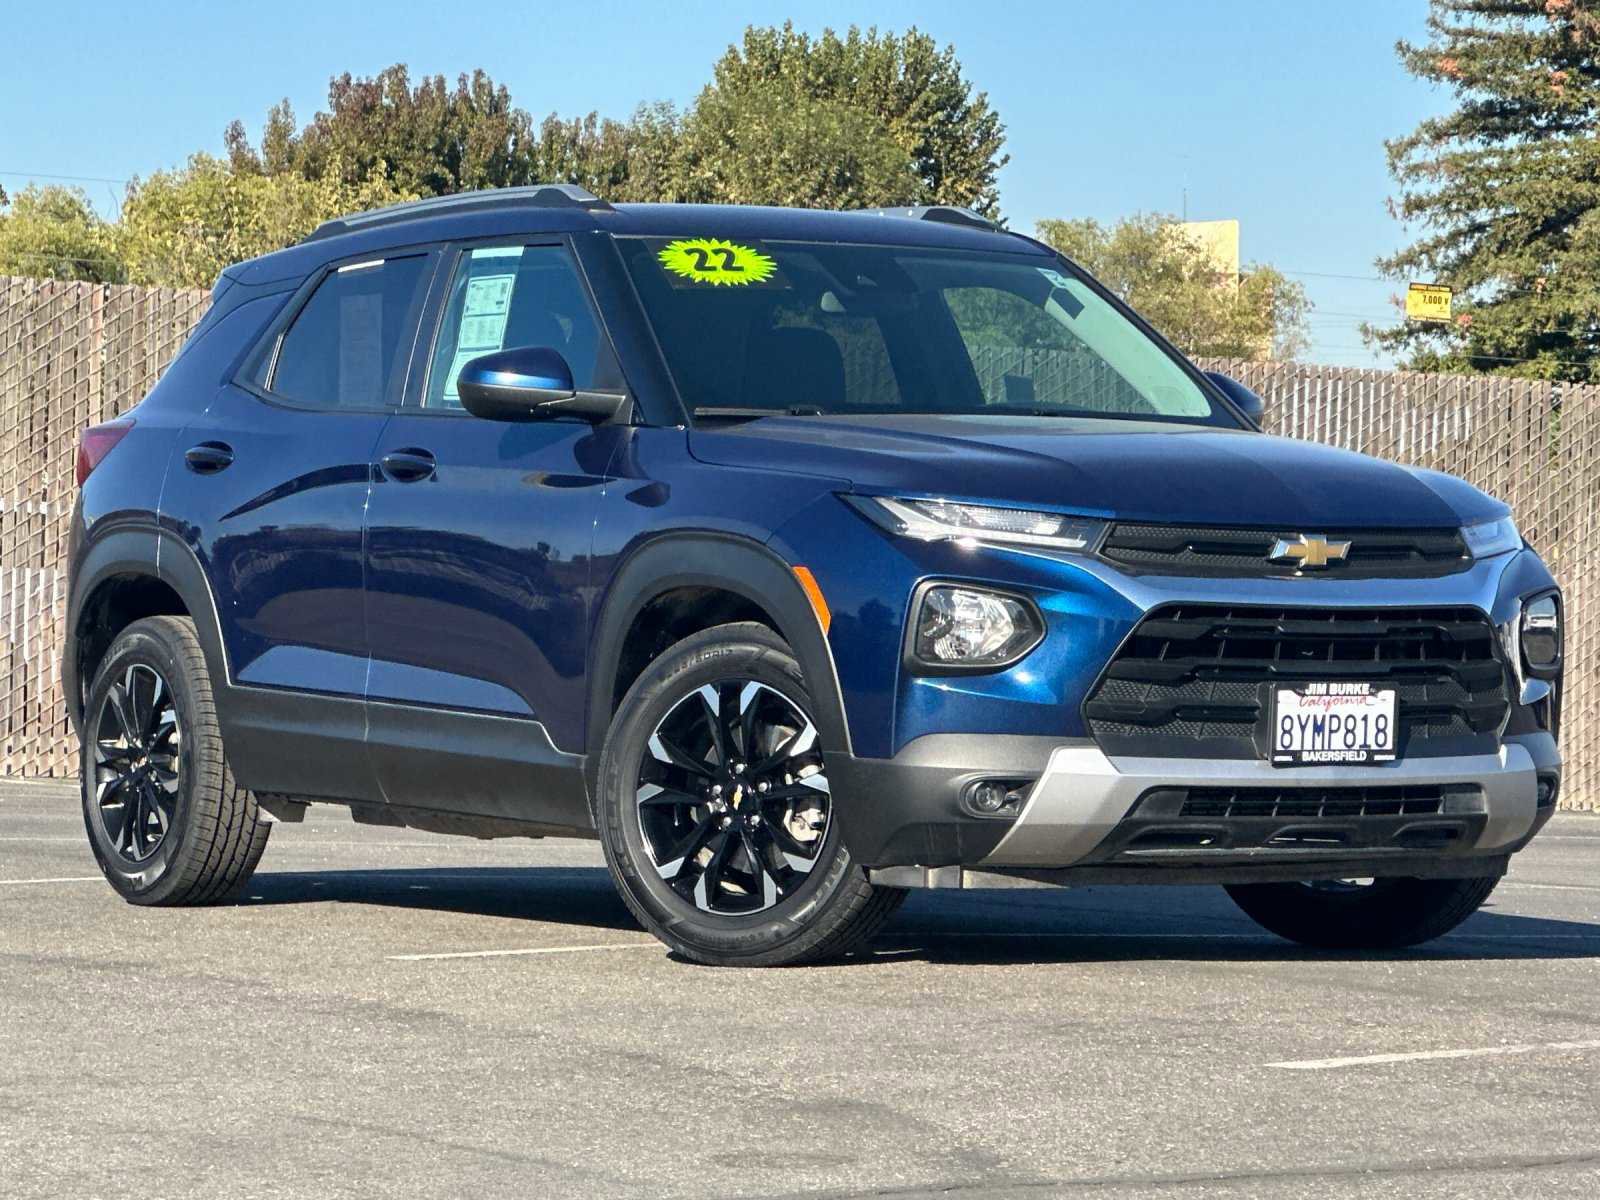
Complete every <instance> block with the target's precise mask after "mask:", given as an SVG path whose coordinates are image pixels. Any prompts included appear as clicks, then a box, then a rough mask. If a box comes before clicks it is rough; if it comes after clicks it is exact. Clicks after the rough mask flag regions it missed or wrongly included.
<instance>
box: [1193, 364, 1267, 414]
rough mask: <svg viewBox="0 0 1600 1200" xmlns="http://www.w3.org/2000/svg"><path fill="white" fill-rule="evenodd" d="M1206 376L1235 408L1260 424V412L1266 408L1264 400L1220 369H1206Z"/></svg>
mask: <svg viewBox="0 0 1600 1200" xmlns="http://www.w3.org/2000/svg"><path fill="white" fill-rule="evenodd" d="M1206 378H1207V379H1209V380H1211V382H1212V383H1214V384H1216V385H1217V387H1219V388H1221V389H1222V394H1223V395H1224V396H1226V397H1227V398H1228V399H1229V400H1232V401H1233V406H1234V407H1235V408H1237V409H1238V410H1239V411H1240V412H1242V413H1244V415H1245V416H1247V417H1249V418H1250V419H1251V420H1252V421H1254V422H1255V423H1256V424H1257V425H1259V424H1261V414H1262V413H1263V412H1265V411H1266V408H1267V402H1266V401H1265V400H1263V399H1262V398H1261V397H1260V396H1259V395H1257V394H1256V393H1255V392H1253V391H1251V390H1250V389H1249V388H1247V387H1245V385H1244V384H1242V383H1240V382H1239V381H1238V380H1237V379H1235V378H1233V377H1232V376H1231V375H1224V374H1223V373H1222V372H1221V371H1207V372H1206Z"/></svg>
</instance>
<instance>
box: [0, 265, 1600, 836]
mask: <svg viewBox="0 0 1600 1200" xmlns="http://www.w3.org/2000/svg"><path fill="white" fill-rule="evenodd" d="M206 302H207V296H206V294H205V293H204V292H178V291H170V290H163V289H153V288H139V287H130V286H110V285H96V284H77V283H54V282H46V281H40V280H25V279H3V278H0V774H21V775H53V776H64V775H69V774H71V773H72V772H73V770H74V764H75V755H74V750H73V746H72V741H71V734H70V730H69V729H68V726H67V721H66V717H65V712H64V709H63V706H62V699H61V693H60V685H59V682H58V679H57V661H58V655H59V646H60V636H61V623H62V619H63V613H64V609H65V603H66V596H65V578H64V575H63V572H62V569H61V567H62V559H63V555H64V552H65V548H66V545H65V543H66V529H67V517H68V514H69V512H70V510H71V506H72V486H73V484H72V462H73V453H74V447H75V445H76V439H77V433H78V431H79V430H80V429H82V428H83V427H84V426H85V425H89V424H93V423H95V422H97V421H103V420H107V419H109V418H110V417H112V416H114V415H116V414H117V413H119V412H122V411H123V410H125V409H127V408H129V407H130V406H132V405H133V404H134V403H135V402H137V401H138V399H139V398H140V397H141V396H142V395H144V393H145V392H146V391H147V390H149V388H150V386H151V385H152V384H153V383H154V382H155V380H156V378H157V377H158V376H159V374H160V372H161V370H162V368H163V367H164V366H165V365H166V363H167V362H169V361H170V360H171V358H172V356H173V355H174V354H176V353H177V350H178V347H179V346H180V345H181V344H182V342H183V339H184V336H185V335H186V333H187V332H188V330H189V329H190V328H192V327H193V325H194V323H195V322H196V321H198V320H199V319H200V316H201V315H202V314H203V313H204V311H205V307H206ZM980 365H983V366H985V367H986V368H987V367H991V366H992V367H993V368H994V369H995V371H996V372H1001V373H1003V372H1009V371H1014V370H1016V369H1017V367H1016V366H1015V365H1012V364H1010V363H1001V362H998V361H997V362H995V363H992V364H990V363H985V364H980ZM1024 365H1025V366H1028V368H1029V373H1030V374H1038V372H1037V370H1035V369H1034V368H1037V367H1039V366H1041V365H1042V364H1024ZM1204 365H1205V366H1206V367H1208V368H1210V369H1214V370H1223V371H1227V372H1228V373H1229V374H1231V375H1233V376H1234V377H1235V378H1237V379H1240V380H1241V381H1243V382H1244V383H1246V384H1248V385H1249V386H1250V387H1252V388H1254V389H1255V390H1256V391H1258V392H1260V393H1261V394H1262V396H1264V397H1265V398H1266V401H1267V422H1268V428H1269V430H1270V431H1271V432H1273V433H1279V434H1283V435H1285V436H1288V437H1297V438H1306V439H1309V440H1312V441H1318V442H1326V443H1329V444H1331V445H1337V446H1343V447H1346V448H1348V449H1352V450H1359V451H1362V452H1364V453H1368V454H1375V455H1378V456H1380V457H1382V458H1390V459H1394V460H1396V461H1399V462H1405V463H1412V464H1416V465H1420V466H1425V467H1431V468H1434V469H1436V470H1440V471H1447V472H1449V473H1451V474H1454V475H1460V476H1463V477H1465V478H1466V479H1468V480H1470V481H1471V482H1473V483H1474V484H1476V485H1477V486H1479V487H1481V488H1483V489H1484V490H1485V491H1488V492H1490V493H1492V494H1493V495H1496V496H1499V497H1500V498H1501V499H1503V500H1505V501H1507V502H1508V503H1509V504H1511V505H1512V507H1513V509H1514V510H1515V511H1516V515H1517V521H1518V523H1519V524H1520V526H1521V528H1522V530H1523V532H1524V533H1525V534H1526V535H1527V537H1528V539H1529V541H1531V542H1532V543H1533V544H1534V545H1535V546H1536V547H1537V548H1538V549H1539V550H1540V552H1541V553H1543V554H1544V556H1545V558H1546V561H1548V562H1549V563H1550V566H1551V569H1552V570H1553V571H1554V572H1555V574H1556V576H1557V578H1558V579H1559V580H1560V581H1561V583H1562V585H1563V587H1564V589H1565V592H1566V618H1567V686H1566V703H1565V706H1564V714H1563V730H1562V733H1563V737H1562V742H1563V749H1564V751H1565V754H1566V757H1567V779H1566V786H1565V788H1564V789H1563V793H1562V803H1563V805H1564V806H1565V807H1569V808H1584V809H1593V808H1596V807H1597V806H1600V386H1584V387H1577V386H1572V385H1554V384H1544V383H1531V382H1525V381H1520V380H1510V379H1498V378H1485V377H1481V376H1444V375H1419V374H1409V373H1405V372H1392V371H1373V370H1352V369H1342V368H1330V367H1316V366H1301V365H1297V364H1292V363H1254V362H1233V361H1216V362H1207V363H1205V364H1204ZM998 377H999V376H998V375H997V379H998Z"/></svg>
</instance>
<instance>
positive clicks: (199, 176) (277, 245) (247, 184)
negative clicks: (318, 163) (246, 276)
mask: <svg viewBox="0 0 1600 1200" xmlns="http://www.w3.org/2000/svg"><path fill="white" fill-rule="evenodd" d="M329 167H330V169H329V170H328V171H327V173H326V174H325V175H323V176H322V177H321V178H318V179H303V178H301V177H300V176H298V175H294V174H280V175H266V174H261V173H258V172H252V171H248V170H245V171H239V170H234V169H233V168H232V167H230V166H229V164H228V163H226V162H223V161H222V160H221V159H217V158H213V157H212V156H210V155H207V154H196V155H194V156H193V157H192V158H191V159H190V160H189V163H188V165H187V166H186V167H184V168H182V169H180V170H176V171H157V172H156V173H155V174H154V175H152V176H151V177H150V178H149V179H147V180H143V181H140V180H137V179H136V180H134V181H133V182H132V183H131V184H129V186H128V198H127V200H126V201H125V202H124V203H123V206H122V222H121V228H120V230H119V242H120V245H121V251H122V256H123V258H124V261H125V262H126V264H127V275H128V279H129V281H130V282H133V283H145V284H156V285H160V286H164V287H209V286H210V285H211V283H212V282H213V281H214V280H215V279H216V277H217V276H218V275H219V274H220V273H221V272H222V269H223V268H224V267H226V266H228V265H229V264H230V263H235V262H239V261H240V260H242V259H246V258H254V257H255V256H257V255H259V254H267V253H270V252H271V251H273V250H278V249H281V248H283V247H284V246H288V245H291V244H293V243H294V242H297V241H299V240H300V239H301V238H303V237H305V236H306V234H308V233H310V232H311V231H312V230H313V229H315V228H316V227H317V225H318V224H319V223H321V222H322V221H325V220H328V219H329V218H331V217H337V216H342V215H343V214H345V213H350V212H359V211H361V210H362V209H367V208H377V207H380V206H382V205H385V204H394V203H397V202H398V201H401V200H408V199H415V193H407V192H402V191H398V190H396V189H395V188H394V186H393V185H392V184H390V183H389V182H388V180H386V179H384V178H382V177H374V178H370V179H368V180H366V181H365V182H362V183H349V182H346V179H347V171H346V170H345V169H344V166H343V164H342V163H341V162H339V161H338V160H337V159H330V160H329Z"/></svg>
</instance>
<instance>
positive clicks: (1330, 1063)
mask: <svg viewBox="0 0 1600 1200" xmlns="http://www.w3.org/2000/svg"><path fill="white" fill-rule="evenodd" d="M1542 1050H1558V1051H1559V1050H1600V1041H1597V1042H1540V1043H1537V1044H1531V1045H1525V1046H1481V1047H1478V1048H1477V1049H1473V1050H1418V1051H1415V1052H1413V1053H1410V1054H1366V1055H1362V1056H1361V1057H1359V1058H1308V1059H1304V1060H1302V1061H1298V1062H1275V1063H1268V1064H1267V1066H1269V1067H1276V1068H1278V1069H1279V1070H1282V1071H1337V1070H1339V1069H1340V1068H1342V1067H1372V1066H1380V1065H1383V1064H1385V1063H1403V1062H1424V1061H1428V1060H1431V1059H1437V1058H1488V1057H1491V1056H1495V1055H1503V1054H1537V1053H1539V1052H1540V1051H1542Z"/></svg>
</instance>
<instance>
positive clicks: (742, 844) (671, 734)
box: [596, 623, 905, 967]
mask: <svg viewBox="0 0 1600 1200" xmlns="http://www.w3.org/2000/svg"><path fill="white" fill-rule="evenodd" d="M713 700H715V702H716V708H715V710H714V709H713V707H712V705H713ZM811 711H812V708H811V694H810V691H809V689H808V688H807V687H806V682H805V677H804V675H803V673H802V672H801V669H800V664H799V662H797V661H796V659H795V657H794V653H793V651H792V650H790V648H789V647H788V645H787V644H785V642H784V641H783V640H782V639H781V638H779V637H778V636H777V635H776V634H775V633H773V632H772V631H771V630H769V629H767V628H766V627H765V626H762V625H757V624H753V623H748V624H734V625H720V626H717V627H716V628H713V629H708V630H706V631H704V632H702V633H699V634H696V635H694V636H693V637H690V638H686V639H685V640H683V641H681V642H679V643H677V644H676V645H675V646H673V647H671V648H670V649H669V650H667V651H666V653H664V654H662V655H661V656H660V657H659V658H658V659H656V660H655V661H654V662H653V663H651V664H650V666H649V667H648V668H646V670H645V671H644V673H643V674H642V675H641V676H640V677H639V679H638V680H637V681H636V682H635V683H634V685H633V687H632V688H630V689H629V691H628V694H627V696H626V697H625V698H624V699H623V701H622V704H621V706H620V707H619V708H618V710H617V714H616V716H615V717H614V718H613V720H612V723H611V729H610V730H609V732H608V733H607V735H606V741H605V746H604V748H603V750H602V752H601V760H600V771H599V784H598V795H597V804H596V808H597V813H596V815H597V818H598V824H599V829H600V838H601V843H602V845H603V846H604V849H605V856H606V863H607V865H608V866H609V867H610V869H611V875H612V878H613V879H614V880H615V881H616V884H617V889H618V891H620V892H621V893H622V898H623V900H624V901H625V902H626V903H627V905H628V907H629V909H631V910H632V912H633V914H634V916H636V917H637V918H638V919H639V921H640V923H641V924H643V925H644V927H645V928H646V929H648V930H649V931H650V932H651V933H653V934H654V935H655V936H656V937H658V938H660V939H661V941H663V942H665V943H666V944H667V945H668V946H669V947H671V948H672V949H673V950H675V951H677V952H678V953H679V954H681V955H683V956H684V957H685V958H689V959H692V960H693V961H695V962H699V963H705V964H708V965H713V966H751V967H756V966H781V965H787V964H793V963H805V962H816V961H820V960H824V959H831V958H837V957H840V956H841V955H844V954H845V953H847V952H848V951H850V950H852V949H854V948H855V947H857V946H859V945H860V944H861V943H863V942H864V941H866V940H867V939H868V938H870V937H871V936H872V935H873V934H874V933H876V932H877V931H878V930H879V929H880V928H881V927H882V926H883V924H884V922H886V921H887V920H888V919H889V918H890V916H892V915H893V914H894V911H895V909H897V908H898V907H899V906H900V903H901V901H903V900H904V899H905V891H904V889H902V888H886V887H879V886H876V885H874V884H872V883H870V882H869V881H868V880H867V876H866V872H865V871H863V870H862V869H861V868H860V867H858V866H856V865H855V864H854V863H853V862H852V861H851V858H850V852H849V850H848V849H847V848H846V847H845V846H844V844H843V842H842V841H841V837H840V833H839V823H838V822H837V821H836V820H834V819H832V796H831V793H829V792H828V791H827V789H826V776H825V774H824V773H823V772H822V770H821V765H820V746H818V745H817V744H816V730H815V726H814V725H812V724H811V722H810V713H811ZM802 721H803V722H804V726H803V727H802V724H801V722H802ZM719 730H720V732H717V731H719ZM740 743H743V745H741V744H740ZM724 744H726V745H727V746H728V747H729V748H730V749H729V751H728V752H727V753H726V754H725V755H724V754H722V753H720V751H721V749H722V747H723V746H724ZM668 747H670V748H668ZM757 754H760V755H761V757H760V759H759V760H758V759H757V758H756V757H755V756H756V755H757ZM742 758H748V759H749V760H750V761H749V762H747V763H746V762H743V761H742ZM686 761H687V765H688V766H694V767H696V769H695V770H688V769H686V768H685V762H686ZM697 772H701V773H697ZM646 775H649V776H650V777H651V778H652V780H654V782H646V781H645V777H646ZM718 780H720V781H721V782H717V781H718ZM751 780H755V781H756V782H754V783H751V782H750V781H751ZM712 788H716V789H717V790H718V795H717V796H716V797H711V789H712ZM652 789H654V790H653V791H652ZM723 789H726V790H725V791H724V790H723ZM758 793H761V794H759V795H758ZM679 797H682V798H683V799H681V800H680V799H679ZM708 797H710V798H708ZM718 805H720V806H721V807H720V808H719V807H717V806H718ZM647 827H648V831H647ZM807 839H809V840H807ZM675 852H677V853H676V857H672V856H673V855H674V853H675ZM758 864H759V865H758Z"/></svg>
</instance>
